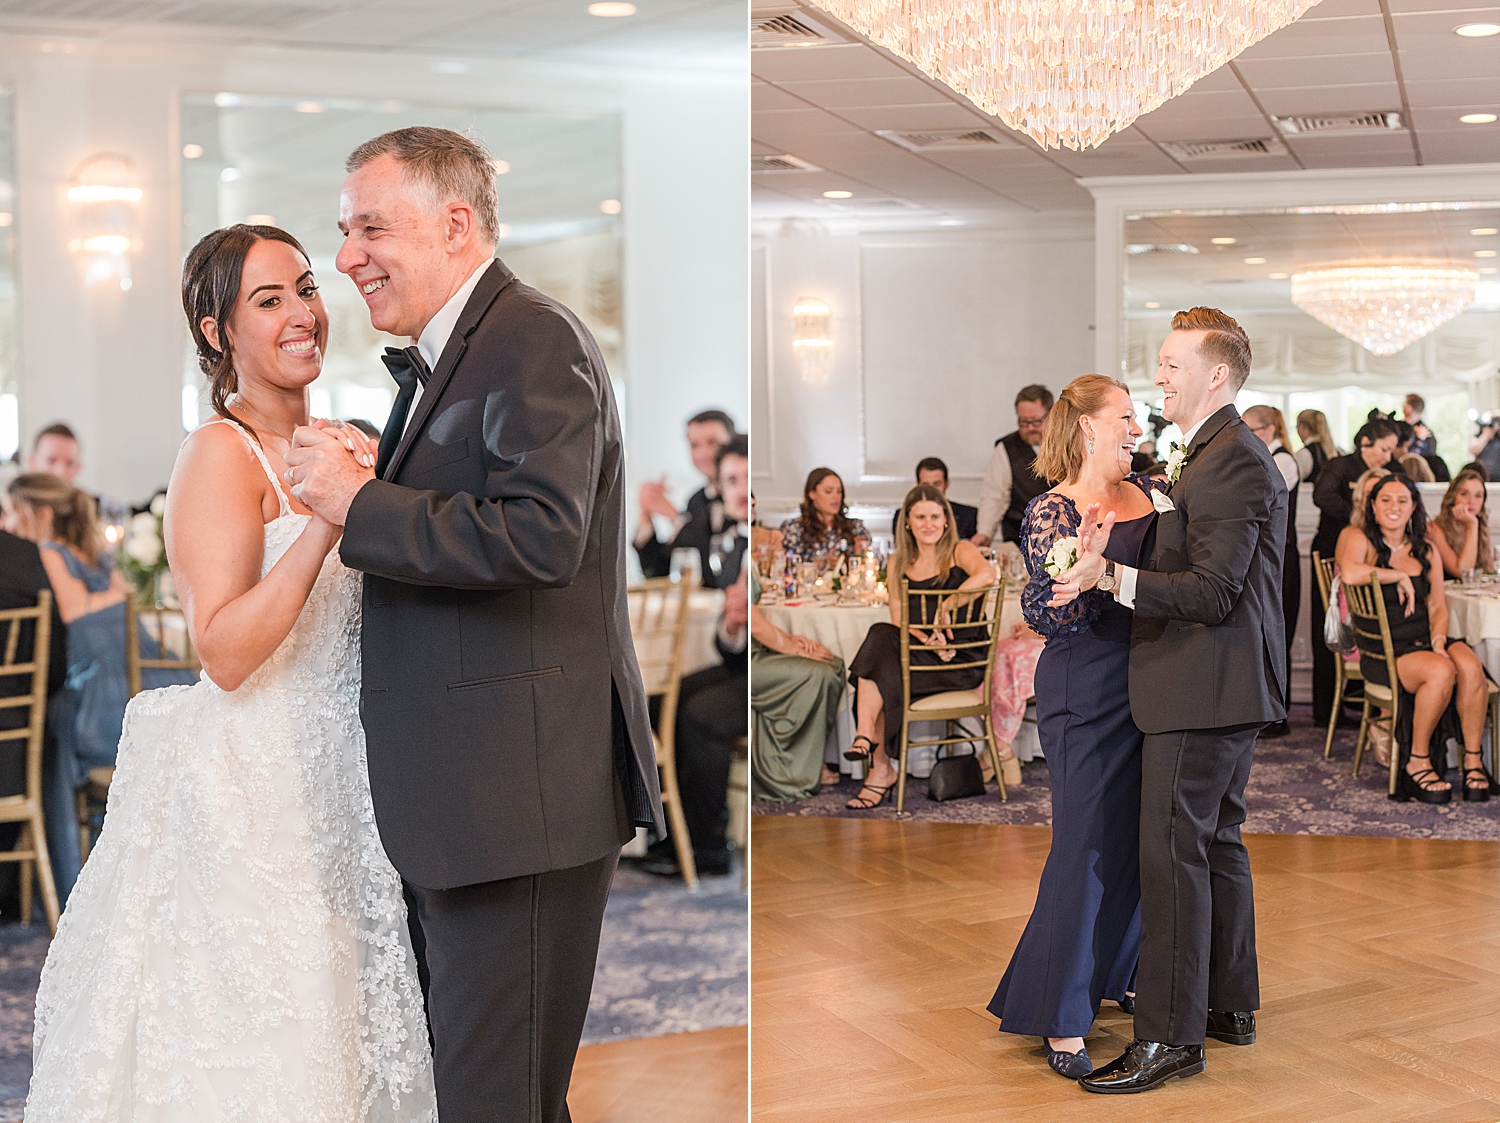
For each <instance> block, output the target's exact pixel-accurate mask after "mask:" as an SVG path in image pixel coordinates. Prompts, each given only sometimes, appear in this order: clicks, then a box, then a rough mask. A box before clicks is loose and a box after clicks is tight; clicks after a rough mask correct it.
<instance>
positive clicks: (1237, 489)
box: [1057, 308, 1287, 1093]
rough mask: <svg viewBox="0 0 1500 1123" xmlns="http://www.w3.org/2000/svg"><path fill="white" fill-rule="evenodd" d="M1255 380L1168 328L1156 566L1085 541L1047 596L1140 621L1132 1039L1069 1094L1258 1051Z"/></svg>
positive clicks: (1267, 646)
mask: <svg viewBox="0 0 1500 1123" xmlns="http://www.w3.org/2000/svg"><path fill="white" fill-rule="evenodd" d="M1249 373H1250V342H1249V339H1248V338H1247V337H1246V335H1245V332H1244V330H1243V329H1242V328H1241V327H1240V326H1239V324H1237V323H1236V322H1235V321H1234V319H1233V318H1231V317H1230V316H1227V315H1225V314H1224V313H1223V312H1221V311H1219V310H1218V309H1216V308H1193V309H1190V310H1189V311H1187V312H1179V313H1177V315H1176V316H1175V317H1174V318H1173V320H1172V333H1171V335H1169V336H1168V337H1167V339H1166V342H1165V343H1163V344H1162V347H1161V353H1160V366H1159V367H1158V369H1157V372H1156V379H1155V381H1156V385H1158V386H1160V387H1161V388H1162V391H1163V395H1164V398H1165V404H1164V406H1163V408H1162V412H1163V414H1164V415H1165V416H1166V418H1167V419H1168V420H1169V421H1173V422H1175V423H1176V424H1177V425H1178V426H1179V427H1180V428H1181V429H1182V431H1183V439H1182V442H1181V444H1180V446H1177V445H1174V447H1173V451H1172V455H1171V457H1170V458H1169V460H1168V472H1169V476H1170V478H1171V479H1172V486H1171V489H1170V491H1169V492H1168V497H1167V498H1166V499H1164V500H1161V501H1160V502H1158V503H1157V509H1158V512H1159V514H1158V517H1157V521H1156V526H1155V531H1154V538H1153V540H1152V541H1151V542H1148V544H1147V548H1148V549H1149V550H1150V557H1151V565H1150V567H1149V568H1145V569H1140V570H1136V569H1132V568H1130V567H1128V566H1119V567H1116V566H1115V564H1114V563H1113V562H1106V561H1105V560H1104V558H1103V556H1102V553H1101V551H1102V545H1100V544H1099V543H1098V542H1097V537H1098V536H1097V535H1090V536H1089V537H1092V538H1095V539H1096V541H1094V542H1093V543H1091V544H1083V545H1085V549H1084V550H1083V553H1082V557H1081V558H1080V561H1079V563H1078V565H1077V566H1075V567H1074V568H1073V569H1072V570H1070V571H1069V572H1068V573H1065V574H1063V576H1062V578H1061V579H1060V580H1059V583H1058V585H1057V591H1058V597H1059V598H1061V599H1071V597H1072V596H1073V595H1075V593H1074V590H1077V589H1080V588H1081V589H1090V588H1094V587H1095V586H1098V587H1099V588H1103V589H1107V590H1110V591H1113V592H1114V594H1115V596H1116V597H1117V598H1118V599H1119V601H1120V603H1121V604H1125V605H1127V606H1130V607H1132V608H1133V609H1134V610H1135V621H1134V624H1133V626H1132V634H1131V648H1130V709H1131V714H1132V716H1133V717H1134V719H1135V723H1136V725H1138V726H1139V727H1140V728H1141V730H1142V732H1144V733H1145V735H1146V736H1145V741H1144V743H1143V745H1142V747H1141V954H1140V963H1139V966H1138V968H1137V970H1136V997H1135V1040H1134V1041H1132V1042H1131V1044H1130V1047H1129V1048H1128V1049H1127V1050H1126V1051H1125V1053H1124V1055H1123V1056H1121V1057H1120V1058H1119V1059H1118V1060H1116V1061H1114V1062H1113V1063H1111V1064H1109V1065H1106V1066H1104V1067H1103V1068H1100V1069H1097V1070H1095V1071H1094V1072H1093V1073H1091V1074H1089V1075H1088V1076H1085V1077H1084V1078H1083V1079H1082V1080H1081V1081H1080V1083H1081V1084H1082V1085H1083V1086H1084V1088H1086V1089H1087V1090H1089V1091H1091V1092H1108V1093H1119V1092H1141V1091H1145V1090H1146V1089H1148V1088H1154V1087H1156V1086H1157V1085H1159V1084H1161V1083H1162V1082H1163V1081H1165V1080H1168V1079H1170V1078H1172V1077H1177V1076H1191V1075H1193V1074H1194V1073H1198V1072H1202V1071H1203V1069H1204V1055H1203V1040H1204V1037H1205V1036H1212V1037H1215V1038H1217V1039H1219V1040H1221V1041H1228V1042H1230V1043H1232V1044H1236V1045H1248V1044H1250V1043H1251V1042H1252V1041H1254V1040H1255V1013H1254V1011H1255V1010H1256V1009H1257V1008H1258V1007H1259V1005H1260V983H1259V974H1258V968H1257V964H1256V957H1255V902H1254V898H1253V895H1252V887H1251V883H1250V860H1249V857H1248V855H1247V854H1246V852H1245V846H1244V843H1243V842H1242V841H1241V840H1240V824H1241V823H1243V822H1244V820H1245V782H1246V780H1247V779H1248V778H1249V776H1250V762H1251V758H1252V756H1253V754H1254V751H1255V738H1256V735H1257V734H1258V733H1259V732H1260V730H1261V729H1262V727H1264V726H1265V725H1267V724H1268V723H1270V722H1274V721H1281V720H1283V719H1284V718H1285V717H1286V708H1285V706H1284V705H1283V699H1284V698H1285V697H1286V676H1287V666H1286V641H1285V636H1284V624H1283V618H1282V608H1281V567H1282V560H1283V555H1284V548H1285V543H1286V526H1287V489H1286V485H1285V482H1284V481H1283V480H1282V478H1281V473H1280V471H1279V470H1278V469H1277V467H1276V465H1275V463H1274V461H1273V460H1272V459H1271V454H1270V452H1269V451H1268V450H1267V448H1266V446H1265V444H1264V443H1263V442H1262V441H1260V440H1259V439H1258V438H1257V437H1256V436H1255V434H1254V433H1252V432H1251V431H1250V429H1249V427H1248V426H1246V425H1245V423H1244V422H1243V421H1241V420H1240V416H1239V413H1238V412H1237V411H1236V410H1235V408H1234V397H1235V394H1236V393H1237V392H1238V390H1239V388H1240V387H1241V386H1242V385H1244V382H1245V379H1246V378H1247V377H1248V376H1249ZM1112 524H1113V520H1112V519H1110V518H1107V519H1106V520H1105V531H1106V534H1107V529H1108V527H1109V526H1110V525H1112ZM1080 537H1081V538H1082V537H1083V536H1082V535H1081V536H1080Z"/></svg>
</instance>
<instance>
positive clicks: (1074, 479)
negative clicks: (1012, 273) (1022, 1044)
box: [989, 374, 1165, 1079]
mask: <svg viewBox="0 0 1500 1123" xmlns="http://www.w3.org/2000/svg"><path fill="white" fill-rule="evenodd" d="M1140 435H1141V427H1140V425H1138V424H1137V423H1136V419H1135V407H1134V406H1133V405H1132V404H1131V400H1130V394H1129V393H1128V392H1127V390H1126V388H1125V385H1124V383H1121V382H1118V381H1116V380H1115V379H1113V378H1107V377H1105V376H1104V375H1099V374H1086V375H1083V376H1081V377H1079V378H1075V379H1074V380H1073V381H1072V382H1071V383H1069V384H1068V386H1067V388H1066V389H1064V390H1063V392H1062V394H1061V396H1060V397H1059V398H1058V400H1057V404H1056V405H1055V406H1053V408H1052V412H1051V413H1050V414H1049V415H1048V417H1047V428H1046V432H1045V433H1044V434H1043V436H1042V446H1041V450H1040V452H1039V453H1038V454H1037V458H1036V470H1037V472H1038V473H1040V474H1041V475H1043V476H1044V477H1045V478H1047V479H1049V480H1051V481H1053V484H1054V486H1053V488H1052V490H1051V491H1047V492H1044V493H1043V494H1041V495H1039V496H1037V497H1036V498H1035V499H1033V500H1032V501H1031V503H1030V504H1029V505H1028V506H1027V508H1026V517H1025V520H1024V522H1023V523H1022V526H1021V549H1022V552H1023V553H1024V555H1025V557H1026V568H1027V570H1028V572H1029V573H1030V574H1031V579H1030V581H1029V582H1028V583H1027V585H1026V588H1025V590H1024V592H1023V593H1022V594H1021V608H1022V612H1023V614H1024V615H1025V617H1026V622H1027V623H1028V624H1030V625H1031V626H1032V627H1033V628H1035V629H1036V630H1037V631H1038V632H1039V633H1041V634H1042V635H1043V636H1045V637H1046V639H1047V646H1046V647H1045V648H1044V649H1043V650H1042V654H1041V658H1040V659H1039V660H1038V662H1037V668H1036V708H1037V732H1038V735H1039V736H1040V738H1041V743H1042V752H1043V754H1044V755H1045V756H1046V758H1047V773H1048V775H1049V777H1050V778H1051V783H1052V849H1051V851H1050V853H1049V854H1048V855H1047V865H1046V868H1045V869H1044V870H1043V872H1042V881H1041V885H1040V886H1039V888H1038V890H1037V898H1036V907H1035V909H1034V910H1033V911H1032V914H1031V919H1030V921H1029V922H1028V923H1027V925H1026V931H1025V933H1024V934H1023V935H1022V936H1021V941H1020V943H1019V944H1018V945H1017V947H1016V950H1015V954H1014V955H1013V956H1012V957H1011V961H1010V966H1009V967H1007V968H1006V971H1005V975H1004V977H1003V978H1002V979H1001V980H1000V985H999V987H998V988H997V989H996V991H995V996H994V998H992V999H991V1000H990V1004H989V1010H990V1013H992V1014H994V1015H995V1016H996V1017H998V1018H999V1019H1000V1029H1001V1032H1003V1033H1021V1034H1034V1035H1036V1036H1039V1037H1042V1038H1043V1039H1044V1044H1045V1045H1046V1049H1047V1063H1048V1064H1049V1065H1050V1066H1051V1067H1052V1068H1053V1070H1054V1071H1056V1072H1058V1073H1060V1074H1061V1075H1063V1076H1066V1077H1069V1078H1070V1079H1076V1078H1078V1077H1081V1076H1086V1075H1087V1074H1088V1073H1089V1072H1091V1071H1092V1070H1093V1064H1092V1062H1091V1061H1090V1060H1089V1055H1088V1050H1087V1049H1085V1048H1084V1044H1083V1038H1084V1036H1085V1035H1086V1034H1087V1033H1088V1032H1089V1029H1090V1028H1091V1027H1092V1025H1093V1023H1094V1017H1095V1016H1096V1015H1097V1014H1098V1012H1099V1003H1100V1001H1102V1000H1103V999H1106V998H1108V999H1111V1000H1113V1001H1115V1002H1118V1003H1119V1004H1120V1006H1121V1007H1122V1008H1124V1009H1126V1010H1132V1009H1134V986H1135V967H1136V959H1137V956H1138V954H1139V952H1140V942H1141V911H1140V907H1141V883H1140V865H1139V855H1140V850H1139V845H1138V838H1139V823H1140V804H1141V732H1140V730H1139V729H1137V728H1136V725H1135V722H1134V721H1133V720H1132V719H1131V715H1130V696H1129V691H1128V672H1129V664H1130V627H1131V617H1132V613H1131V610H1130V609H1129V608H1126V607H1125V606H1124V605H1122V604H1120V603H1119V602H1118V601H1117V600H1116V599H1115V598H1114V596H1113V595H1111V593H1110V592H1109V591H1107V586H1106V583H1105V582H1101V584H1100V587H1099V588H1098V589H1091V590H1089V591H1087V592H1084V593H1082V594H1080V595H1079V596H1078V597H1077V598H1076V599H1075V600H1073V601H1071V602H1070V603H1068V604H1065V605H1062V606H1060V607H1053V606H1052V601H1053V579H1054V577H1055V576H1056V575H1057V574H1058V573H1061V572H1063V571H1065V570H1067V569H1069V568H1071V565H1072V560H1071V557H1070V556H1067V555H1072V556H1076V554H1075V551H1076V552H1077V553H1081V552H1082V550H1081V547H1080V543H1079V541H1078V538H1079V536H1083V535H1088V536H1090V537H1092V536H1094V535H1095V534H1102V535H1103V536H1104V538H1105V540H1106V541H1105V545H1104V550H1103V552H1104V556H1105V557H1106V558H1107V559H1109V562H1110V564H1111V567H1112V566H1113V565H1114V564H1120V565H1129V566H1138V565H1140V563H1141V557H1142V554H1143V547H1144V544H1145V542H1146V539H1147V537H1148V536H1149V532H1150V530H1151V527H1152V525H1153V523H1154V521H1155V518H1156V513H1155V503H1154V501H1153V499H1152V492H1153V491H1164V490H1165V488H1164V486H1163V485H1162V484H1160V483H1158V482H1156V481H1153V480H1150V479H1148V478H1146V477H1143V476H1139V475H1135V474H1132V473H1131V471H1130V459H1131V455H1132V454H1133V453H1134V451H1135V445H1136V441H1137V440H1138V439H1139V437H1140ZM1106 512H1107V514H1106ZM1112 576H1113V575H1112V573H1110V574H1109V575H1108V576H1107V578H1106V580H1107V581H1108V580H1110V579H1111V578H1112Z"/></svg>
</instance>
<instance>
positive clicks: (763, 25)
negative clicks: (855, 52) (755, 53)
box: [750, 8, 848, 48]
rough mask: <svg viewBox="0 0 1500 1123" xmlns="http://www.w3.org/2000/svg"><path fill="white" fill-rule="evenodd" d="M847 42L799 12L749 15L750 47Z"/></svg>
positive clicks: (763, 11) (771, 10)
mask: <svg viewBox="0 0 1500 1123" xmlns="http://www.w3.org/2000/svg"><path fill="white" fill-rule="evenodd" d="M847 42H848V40H847V39H845V38H844V37H843V36H842V35H839V34H838V33H837V32H835V31H833V30H832V29H830V28H827V27H824V26H823V25H822V24H821V23H819V22H818V21H817V20H814V19H811V18H810V17H809V16H808V15H807V13H806V12H803V11H801V10H800V9H795V8H794V9H788V8H765V9H759V10H755V11H752V12H751V13H750V46H751V47H752V48H763V47H819V46H822V45H824V44H826V43H847Z"/></svg>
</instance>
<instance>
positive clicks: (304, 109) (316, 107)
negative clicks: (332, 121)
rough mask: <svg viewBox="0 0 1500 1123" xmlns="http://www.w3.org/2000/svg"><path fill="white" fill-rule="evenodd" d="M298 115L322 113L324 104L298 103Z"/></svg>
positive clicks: (316, 102) (317, 102) (313, 102)
mask: <svg viewBox="0 0 1500 1123" xmlns="http://www.w3.org/2000/svg"><path fill="white" fill-rule="evenodd" d="M297 112H298V113H322V112H323V103H322V102H319V101H299V102H298V103H297Z"/></svg>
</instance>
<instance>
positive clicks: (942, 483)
mask: <svg viewBox="0 0 1500 1123" xmlns="http://www.w3.org/2000/svg"><path fill="white" fill-rule="evenodd" d="M917 483H919V484H931V485H932V486H933V487H935V488H937V489H938V490H939V491H941V492H942V493H943V495H944V496H946V495H947V494H948V465H947V464H945V463H943V461H941V460H939V459H938V458H937V457H936V456H928V457H924V458H923V459H921V460H919V461H917ZM948 506H949V507H951V508H952V509H953V526H954V529H956V530H957V531H958V536H959V537H960V538H962V539H964V540H965V541H973V539H974V538H975V537H976V536H977V535H978V533H979V508H978V507H970V506H969V505H968V504H967V503H955V502H954V501H953V500H951V499H949V500H948ZM900 518H901V512H900V511H899V510H897V511H896V513H895V514H893V515H892V516H891V533H892V534H895V533H896V523H897V522H898V521H899V520H900ZM978 544H979V545H986V546H987V545H989V540H988V539H986V540H985V541H984V542H983V543H978Z"/></svg>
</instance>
